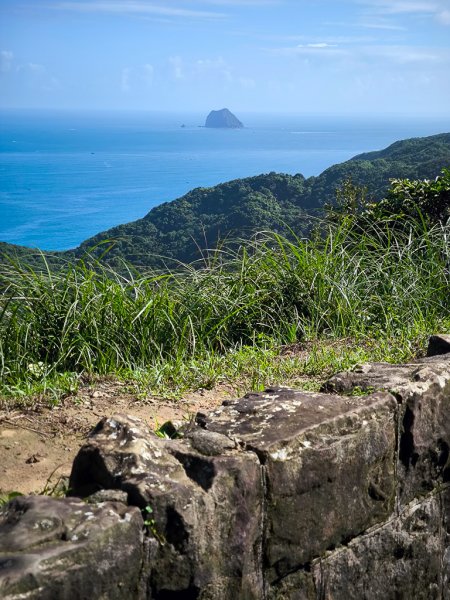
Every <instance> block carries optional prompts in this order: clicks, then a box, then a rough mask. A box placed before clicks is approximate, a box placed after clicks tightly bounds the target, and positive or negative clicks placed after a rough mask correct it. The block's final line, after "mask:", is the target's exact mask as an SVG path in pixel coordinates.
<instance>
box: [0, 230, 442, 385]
mask: <svg viewBox="0 0 450 600" xmlns="http://www.w3.org/2000/svg"><path fill="white" fill-rule="evenodd" d="M449 239H450V226H444V225H441V226H435V227H433V228H431V229H427V228H426V227H425V226H424V225H423V224H417V223H411V224H410V226H409V227H403V228H402V230H398V228H397V229H395V228H392V227H391V226H390V225H389V224H386V225H385V226H376V227H375V226H373V225H368V226H367V228H366V229H365V230H364V231H363V232H362V231H361V230H358V231H355V230H354V229H353V226H352V220H351V219H349V220H348V221H344V222H342V223H341V224H340V226H338V227H330V228H329V229H328V231H327V232H326V233H325V235H322V236H313V238H312V239H309V240H303V239H294V240H292V239H290V240H288V239H286V238H284V237H281V236H279V235H276V234H267V235H265V236H259V239H258V241H254V242H253V243H246V244H245V245H242V246H241V247H240V248H239V250H237V251H235V252H233V253H232V252H225V251H224V250H222V251H220V253H217V254H216V255H213V256H211V257H210V258H209V259H208V260H205V262H204V264H203V265H202V266H201V267H200V268H194V267H193V266H184V267H183V268H182V269H180V271H179V272H172V273H159V272H153V273H149V274H147V275H145V276H143V275H140V274H137V273H135V272H134V271H133V270H131V269H128V270H126V269H124V270H123V272H121V273H118V272H117V271H113V270H111V269H109V268H108V267H106V266H100V264H96V265H94V266H92V261H91V260H88V259H86V260H84V261H83V260H82V261H79V262H77V263H74V264H68V265H67V267H66V268H64V269H59V270H51V269H50V268H45V269H42V270H36V269H31V268H27V267H26V266H23V265H21V264H18V263H11V262H10V263H6V264H5V263H4V264H3V265H2V266H1V267H0V269H1V272H0V289H1V292H2V296H1V299H0V374H1V378H2V384H3V390H5V389H18V388H20V385H21V383H24V382H27V381H30V380H33V381H38V380H41V379H45V378H47V379H48V378H49V377H57V376H60V374H62V373H66V372H75V373H86V372H87V373H98V374H109V373H120V372H125V371H126V372H132V371H139V372H142V371H147V372H151V370H152V369H155V366H158V368H159V369H161V368H164V369H166V370H167V369H168V370H169V371H170V370H171V369H172V370H173V369H174V366H178V367H180V366H182V365H186V364H187V362H189V361H191V364H194V363H195V361H200V363H198V362H197V364H204V365H207V364H210V363H211V357H212V356H228V355H230V356H232V353H233V352H236V348H242V347H244V346H250V347H254V348H261V347H267V348H269V347H270V348H273V347H274V345H284V344H290V343H294V342H296V341H299V340H320V339H339V338H351V339H352V340H355V341H356V342H358V341H359V342H361V343H367V341H368V340H371V343H372V344H373V343H374V342H377V341H378V342H379V343H380V344H381V343H385V342H386V340H394V339H395V340H397V343H398V345H399V346H401V347H402V348H403V349H407V350H408V349H409V351H411V347H412V346H413V345H414V344H416V343H417V342H418V341H420V340H421V339H422V338H423V337H424V336H425V335H426V334H428V333H431V332H434V331H437V330H439V329H440V330H449V328H450V317H449V315H450V294H449V289H450V288H449V281H450V275H449V265H450V249H449ZM197 267H198V265H197ZM230 353H231V354H230ZM192 361H194V363H193V362H192ZM202 361H203V362H202ZM173 372H176V369H175V371H173Z"/></svg>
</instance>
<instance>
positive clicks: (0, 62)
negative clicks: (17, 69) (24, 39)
mask: <svg viewBox="0 0 450 600" xmlns="http://www.w3.org/2000/svg"><path fill="white" fill-rule="evenodd" d="M13 60H14V54H13V53H12V52H11V50H2V51H1V52H0V72H1V73H7V72H8V71H10V70H11V69H12V64H13Z"/></svg>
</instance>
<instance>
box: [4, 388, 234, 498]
mask: <svg viewBox="0 0 450 600" xmlns="http://www.w3.org/2000/svg"><path fill="white" fill-rule="evenodd" d="M232 395H233V393H232V390H231V389H230V388H226V387H223V388H219V389H215V390H201V391H198V392H195V393H192V394H188V395H187V396H186V397H185V398H183V399H181V400H177V401H171V400H164V399H157V398H153V397H148V398H145V399H141V398H137V397H136V396H134V395H133V394H130V393H127V392H126V386H125V385H124V384H122V383H120V382H117V381H104V382H100V383H96V384H95V385H93V386H88V385H86V386H84V387H82V388H81V389H80V390H79V391H78V393H77V394H76V395H75V396H71V397H69V398H65V399H64V400H62V401H61V402H60V404H59V405H58V406H55V407H53V408H49V407H48V406H46V405H44V404H39V403H38V404H37V406H35V407H33V409H24V410H19V409H16V410H11V411H2V412H0V495H4V494H7V493H10V492H11V491H17V492H21V493H24V494H29V493H37V494H39V493H42V492H46V493H48V492H50V491H52V490H53V489H54V488H55V486H57V485H61V484H63V485H65V484H67V478H68V476H69V475H70V470H71V467H72V462H73V459H74V458H75V455H76V454H77V452H78V450H79V448H80V447H81V445H82V444H83V443H84V441H85V440H86V437H87V436H88V434H89V432H90V431H91V430H92V428H93V427H95V425H96V424H97V423H98V422H99V421H100V419H101V418H103V417H110V416H112V415H114V414H117V413H126V414H129V415H133V416H136V417H139V418H140V419H142V420H143V421H144V422H145V423H147V425H148V426H149V427H150V428H152V429H156V428H157V427H158V426H160V425H161V424H162V423H164V422H165V421H168V420H177V421H179V420H182V419H190V418H192V417H193V416H194V415H195V413H196V412H197V411H198V410H207V409H212V408H214V407H216V406H218V405H220V404H221V402H222V401H223V400H224V399H225V398H227V397H230V396H232Z"/></svg>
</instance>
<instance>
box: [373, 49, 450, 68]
mask: <svg viewBox="0 0 450 600" xmlns="http://www.w3.org/2000/svg"><path fill="white" fill-rule="evenodd" d="M362 50H363V52H364V53H365V54H366V55H368V56H371V57H377V58H382V59H383V58H384V59H387V60H389V61H392V62H395V63H398V64H409V63H443V62H447V61H448V60H449V58H450V56H449V52H448V51H446V50H445V51H444V52H442V51H439V50H438V49H436V48H422V47H415V46H368V47H366V48H363V49H362Z"/></svg>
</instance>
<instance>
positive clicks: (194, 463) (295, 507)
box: [0, 354, 450, 600]
mask: <svg viewBox="0 0 450 600" xmlns="http://www.w3.org/2000/svg"><path fill="white" fill-rule="evenodd" d="M325 387H326V389H327V390H329V391H334V392H335V391H337V390H339V391H341V393H342V392H343V395H337V394H336V393H334V394H331V393H325V392H322V393H312V392H309V393H308V392H301V391H298V390H292V389H289V388H283V387H276V388H269V389H267V390H266V391H265V392H262V393H252V394H247V395H246V396H244V397H243V398H240V399H236V400H227V401H225V402H224V403H223V405H222V406H221V407H220V408H218V409H216V410H215V411H213V412H211V413H207V414H200V413H199V414H198V415H197V417H196V421H195V422H193V423H190V424H189V426H188V427H184V428H182V429H181V430H180V429H178V428H177V427H176V426H175V425H174V424H172V426H171V428H170V429H168V430H167V431H166V433H167V434H168V435H175V432H176V434H177V435H179V436H182V437H179V438H178V439H164V438H161V437H158V436H157V435H155V433H154V432H152V431H150V429H149V428H148V427H147V426H146V425H145V424H144V423H142V422H141V421H139V420H138V419H135V418H133V417H128V416H126V415H116V416H115V417H112V418H109V419H106V418H105V419H102V421H101V422H100V423H99V424H98V425H97V427H96V428H95V430H94V431H93V433H92V435H91V436H90V437H89V439H88V440H87V443H86V444H85V445H84V446H83V447H82V448H81V450H80V452H79V453H78V455H77V457H76V459H75V461H74V465H73V468H72V473H71V477H70V483H69V487H70V489H71V490H72V493H73V494H74V495H78V496H81V497H86V496H88V498H87V500H88V502H90V504H86V503H84V502H81V501H80V500H77V499H74V498H72V499H65V500H55V499H51V498H33V497H31V498H30V497H28V498H26V497H25V498H17V499H15V500H13V501H11V502H10V503H9V504H8V505H7V507H6V508H4V509H3V513H2V515H3V516H1V517H0V552H3V554H2V556H1V558H0V596H1V597H2V598H3V597H5V598H6V599H7V600H25V599H27V600H29V599H31V600H33V599H36V600H37V598H39V599H40V598H43V599H44V600H49V599H50V598H58V599H59V598H62V599H63V600H64V599H69V598H70V599H72V598H73V599H74V600H78V599H80V600H81V599H83V600H84V599H87V598H101V599H102V600H106V598H108V599H109V598H113V599H115V598H120V599H121V598H136V599H138V600H139V599H141V598H148V600H150V599H153V600H168V599H172V600H175V599H180V600H181V599H186V600H189V599H195V600H235V599H236V600H260V599H262V598H265V599H266V600H318V599H319V598H320V599H324V600H325V599H326V600H344V599H345V600H347V599H348V600H359V599H360V598H366V599H367V600H377V599H378V598H386V599H387V600H391V599H392V600H398V599H405V600H406V599H408V600H409V598H414V599H416V598H417V599H418V600H421V599H423V600H428V599H430V600H433V599H436V600H450V591H449V590H450V456H449V455H450V418H449V417H450V355H449V354H447V355H435V356H431V357H427V358H424V359H421V360H418V361H413V362H411V363H409V364H406V365H387V364H382V363H375V364H367V365H359V366H357V367H356V368H355V369H354V371H353V372H350V373H340V374H338V375H336V376H335V377H333V378H331V379H330V380H329V382H328V383H327V385H326V386H325ZM364 390H365V391H364ZM172 429H173V431H172V432H171V430H172ZM124 501H127V502H128V503H129V504H133V505H135V506H136V507H138V508H127V507H126V506H124V504H123V503H122V502H124ZM139 509H141V511H142V514H143V515H144V520H143V519H142V516H141V511H140V510H139ZM133 511H134V512H133ZM143 529H144V530H145V536H144V538H143V537H142V533H143Z"/></svg>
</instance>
